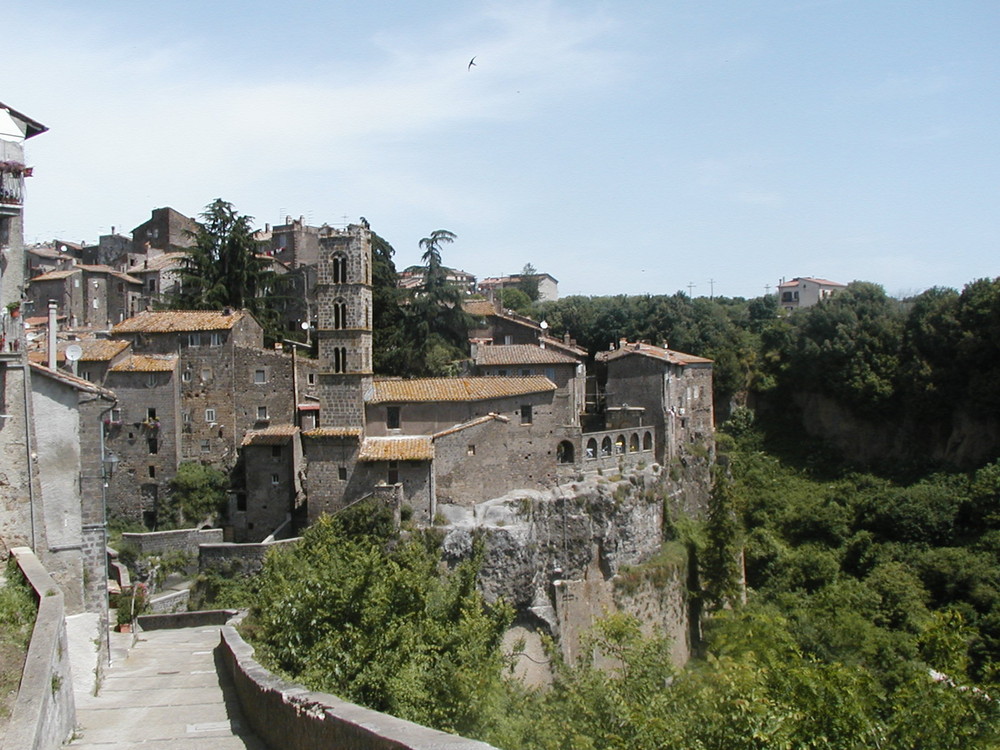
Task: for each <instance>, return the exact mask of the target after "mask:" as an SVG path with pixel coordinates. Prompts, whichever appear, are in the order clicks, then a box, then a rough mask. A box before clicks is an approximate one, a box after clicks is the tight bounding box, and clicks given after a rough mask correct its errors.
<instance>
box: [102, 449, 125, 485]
mask: <svg viewBox="0 0 1000 750" xmlns="http://www.w3.org/2000/svg"><path fill="white" fill-rule="evenodd" d="M119 461H121V459H120V458H118V454H117V453H108V454H107V455H106V456H105V457H104V460H103V461H102V462H101V465H102V467H103V468H104V486H105V487H107V486H108V480H109V479H111V477H112V476H113V475H114V473H115V469H117V468H118V462H119Z"/></svg>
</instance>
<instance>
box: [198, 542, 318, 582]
mask: <svg viewBox="0 0 1000 750" xmlns="http://www.w3.org/2000/svg"><path fill="white" fill-rule="evenodd" d="M298 541H299V540H298V538H294V539H281V540H279V541H276V542H261V543H259V544H203V545H201V547H199V548H198V572H199V573H206V572H209V571H211V572H214V573H219V574H221V575H224V576H229V577H236V576H250V575H254V574H255V573H258V572H260V569H261V568H263V567H264V559H265V558H266V557H267V553H268V552H270V551H271V549H272V548H274V547H275V546H277V545H280V544H295V543H296V542H298Z"/></svg>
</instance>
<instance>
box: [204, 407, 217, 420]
mask: <svg viewBox="0 0 1000 750" xmlns="http://www.w3.org/2000/svg"><path fill="white" fill-rule="evenodd" d="M205 421H206V422H214V421H215V409H205Z"/></svg>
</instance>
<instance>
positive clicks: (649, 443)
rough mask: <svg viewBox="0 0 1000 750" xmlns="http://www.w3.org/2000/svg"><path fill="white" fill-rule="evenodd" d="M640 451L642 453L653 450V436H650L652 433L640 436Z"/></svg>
mask: <svg viewBox="0 0 1000 750" xmlns="http://www.w3.org/2000/svg"><path fill="white" fill-rule="evenodd" d="M642 449H643V450H644V451H651V450H653V435H652V433H649V432H647V433H646V434H645V435H643V436H642Z"/></svg>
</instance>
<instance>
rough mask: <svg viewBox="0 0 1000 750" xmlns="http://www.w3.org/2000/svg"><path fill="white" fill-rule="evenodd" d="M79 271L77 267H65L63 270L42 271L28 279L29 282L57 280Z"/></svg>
mask: <svg viewBox="0 0 1000 750" xmlns="http://www.w3.org/2000/svg"><path fill="white" fill-rule="evenodd" d="M77 273H80V269H79V268H67V269H66V270H64V271H49V272H47V273H43V274H41V275H39V276H35V277H34V278H33V279H28V281H30V282H35V281H59V280H60V279H68V278H69V277H70V276H72V275H73V274H77Z"/></svg>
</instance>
